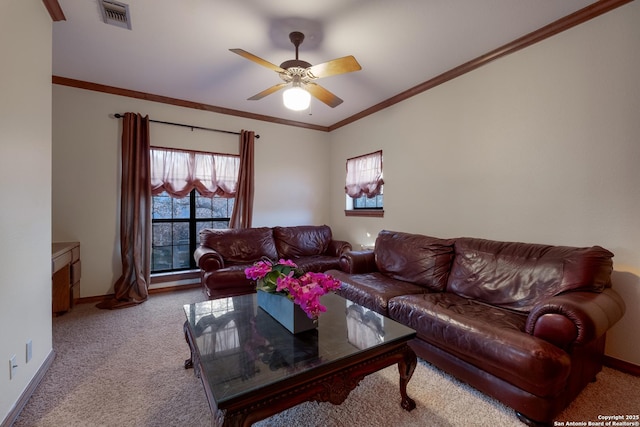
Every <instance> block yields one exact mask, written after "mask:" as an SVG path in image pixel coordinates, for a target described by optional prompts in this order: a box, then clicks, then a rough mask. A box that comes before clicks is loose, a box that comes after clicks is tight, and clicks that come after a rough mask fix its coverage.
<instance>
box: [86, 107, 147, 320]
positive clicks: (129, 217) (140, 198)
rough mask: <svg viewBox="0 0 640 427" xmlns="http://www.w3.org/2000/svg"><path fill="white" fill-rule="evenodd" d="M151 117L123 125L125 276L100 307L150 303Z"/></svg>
mask: <svg viewBox="0 0 640 427" xmlns="http://www.w3.org/2000/svg"><path fill="white" fill-rule="evenodd" d="M149 149H150V146H149V116H145V117H142V115H140V114H134V113H125V114H124V119H123V122H122V158H121V163H122V172H121V173H122V175H121V189H120V255H121V259H122V275H121V276H120V277H119V278H118V280H116V282H115V283H114V285H113V288H114V296H113V297H112V298H109V299H107V300H105V301H103V302H101V303H99V304H98V305H97V307H99V308H105V309H114V308H123V307H129V306H132V305H136V304H140V303H142V302H144V301H146V300H147V297H148V295H149V292H148V287H149V283H150V276H151V187H150V186H149V173H150V171H149V169H150V164H149V163H150V162H149Z"/></svg>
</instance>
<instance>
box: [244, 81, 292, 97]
mask: <svg viewBox="0 0 640 427" xmlns="http://www.w3.org/2000/svg"><path fill="white" fill-rule="evenodd" d="M287 85H288V83H278V84H277V85H275V86H271V87H270V88H269V89H265V90H263V91H262V92H260V93H257V94H255V95H253V96H252V97H251V98H247V99H248V100H249V101H257V100H259V99H262V98H264V97H265V96H267V95H271V94H272V93H274V92H277V91H279V90H280V89H282V88H283V87H285V86H287Z"/></svg>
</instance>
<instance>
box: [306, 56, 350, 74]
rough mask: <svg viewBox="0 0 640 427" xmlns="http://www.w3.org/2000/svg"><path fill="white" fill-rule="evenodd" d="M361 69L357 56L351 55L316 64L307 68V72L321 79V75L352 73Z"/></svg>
mask: <svg viewBox="0 0 640 427" xmlns="http://www.w3.org/2000/svg"><path fill="white" fill-rule="evenodd" d="M359 70H362V67H361V66H360V64H358V61H356V58H354V57H353V56H351V55H349V56H345V57H343V58H338V59H334V60H331V61H327V62H323V63H322V64H318V65H314V66H312V67H310V68H309V69H307V74H309V76H310V77H311V78H315V79H319V78H321V77H329V76H335V75H336V74H344V73H350V72H352V71H359Z"/></svg>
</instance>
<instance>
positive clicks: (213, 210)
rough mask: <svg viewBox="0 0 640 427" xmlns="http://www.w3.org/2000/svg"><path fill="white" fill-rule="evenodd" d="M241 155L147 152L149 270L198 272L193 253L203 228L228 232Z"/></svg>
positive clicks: (161, 149)
mask: <svg viewBox="0 0 640 427" xmlns="http://www.w3.org/2000/svg"><path fill="white" fill-rule="evenodd" d="M238 170H239V156H237V155H233V154H216V153H204V152H198V151H186V150H175V149H168V148H156V147H153V148H152V149H151V191H152V194H153V196H152V218H151V221H152V232H151V234H152V238H151V240H152V242H151V272H152V273H164V272H173V271H180V270H191V269H195V268H197V266H196V265H195V261H194V259H193V252H194V251H195V250H196V248H197V247H198V245H199V243H200V241H199V234H200V231H201V230H202V229H203V228H228V227H229V221H230V220H231V214H232V212H233V205H234V201H235V194H236V187H237V183H238V182H237V181H238Z"/></svg>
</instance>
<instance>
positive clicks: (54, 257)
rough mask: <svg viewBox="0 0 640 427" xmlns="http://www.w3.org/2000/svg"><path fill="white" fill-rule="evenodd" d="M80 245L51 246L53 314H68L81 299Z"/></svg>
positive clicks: (55, 244)
mask: <svg viewBox="0 0 640 427" xmlns="http://www.w3.org/2000/svg"><path fill="white" fill-rule="evenodd" d="M80 275H81V264H80V243H79V242H58V243H53V244H52V245H51V283H52V312H53V314H54V315H60V314H63V313H66V312H67V311H69V310H71V308H73V302H74V300H75V299H77V298H80Z"/></svg>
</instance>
